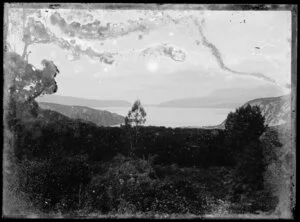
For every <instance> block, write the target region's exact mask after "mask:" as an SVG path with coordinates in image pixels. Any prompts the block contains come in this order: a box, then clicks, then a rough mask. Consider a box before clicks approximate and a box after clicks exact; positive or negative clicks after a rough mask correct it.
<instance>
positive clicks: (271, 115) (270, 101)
mask: <svg viewBox="0 0 300 222" xmlns="http://www.w3.org/2000/svg"><path fill="white" fill-rule="evenodd" d="M248 104H249V105H251V106H255V105H258V106H259V107H260V109H261V111H262V114H263V115H264V117H265V118H266V120H265V123H266V124H268V125H269V126H278V125H281V124H285V123H289V122H290V121H291V96H290V95H285V96H279V97H268V98H259V99H254V100H251V101H248V102H246V103H245V104H244V105H243V106H247V105H248ZM225 121H226V120H224V121H223V122H222V123H221V124H220V125H217V126H208V127H203V128H206V129H213V128H220V129H224V128H225Z"/></svg>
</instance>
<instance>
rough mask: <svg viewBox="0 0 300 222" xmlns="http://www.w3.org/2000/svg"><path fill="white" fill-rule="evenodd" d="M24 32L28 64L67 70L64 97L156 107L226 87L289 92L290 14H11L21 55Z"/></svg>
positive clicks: (11, 33)
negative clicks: (51, 64) (45, 61)
mask: <svg viewBox="0 0 300 222" xmlns="http://www.w3.org/2000/svg"><path fill="white" fill-rule="evenodd" d="M24 30H25V31H24ZM26 30H27V32H26ZM24 33H27V34H28V35H29V36H30V41H29V40H28V42H29V44H28V45H29V46H28V48H27V52H29V53H30V54H29V55H28V62H29V63H31V64H33V65H34V66H36V67H37V68H41V61H42V60H43V59H48V60H53V61H54V63H55V64H56V65H57V67H58V69H59V70H60V73H59V75H57V77H56V81H57V84H58V91H57V93H56V94H58V95H66V96H74V97H81V98H91V99H109V100H110V99H118V100H119V99H122V100H127V101H129V102H132V101H134V100H135V99H137V98H139V99H140V100H141V101H142V102H143V103H146V104H156V103H160V102H164V101H168V100H172V99H180V98H187V97H202V96H205V95H207V94H209V93H211V92H213V91H214V90H218V89H224V88H234V87H236V88H257V87H258V86H269V87H277V88H280V89H281V90H282V92H283V93H286V92H289V90H290V84H291V14H290V12H289V11H215V10H214V11H208V10H202V11H199V10H108V9H95V10H87V9H84V10H83V9H81V10H80V9H71V8H70V9H47V8H44V9H28V8H27V9H23V8H11V9H9V16H8V35H7V41H8V43H9V46H10V49H11V50H13V51H15V52H17V53H19V54H22V52H23V49H24V45H25V42H24V38H23V35H24Z"/></svg>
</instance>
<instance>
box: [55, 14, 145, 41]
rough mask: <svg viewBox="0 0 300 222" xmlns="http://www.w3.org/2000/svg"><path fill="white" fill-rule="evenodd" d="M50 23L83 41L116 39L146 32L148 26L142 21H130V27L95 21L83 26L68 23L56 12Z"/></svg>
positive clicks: (77, 23) (76, 23)
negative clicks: (138, 32) (133, 33)
mask: <svg viewBox="0 0 300 222" xmlns="http://www.w3.org/2000/svg"><path fill="white" fill-rule="evenodd" d="M50 22H51V24H52V25H54V26H58V27H59V28H60V30H61V31H62V32H63V33H64V34H66V35H68V36H71V37H78V38H81V39H87V40H88V39H97V40H105V39H108V38H116V37H120V36H124V35H128V34H129V33H132V32H137V31H141V32H146V31H147V30H148V28H147V26H146V25H144V24H142V22H141V21H130V22H129V24H128V25H125V24H122V23H121V24H111V23H106V24H101V21H99V20H95V21H94V22H91V23H87V24H81V23H79V22H74V21H73V22H71V23H67V22H66V20H65V19H64V18H63V17H62V16H61V15H60V14H59V13H58V12H55V13H53V14H52V15H51V16H50Z"/></svg>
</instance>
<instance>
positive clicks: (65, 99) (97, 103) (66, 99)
mask: <svg viewBox="0 0 300 222" xmlns="http://www.w3.org/2000/svg"><path fill="white" fill-rule="evenodd" d="M37 102H45V103H55V104H61V105H69V106H87V107H112V106H113V107H114V106H116V107H130V106H131V103H129V102H128V101H125V100H98V99H86V98H78V97H72V96H61V95H45V96H43V97H39V98H38V99H37Z"/></svg>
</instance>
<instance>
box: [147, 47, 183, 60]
mask: <svg viewBox="0 0 300 222" xmlns="http://www.w3.org/2000/svg"><path fill="white" fill-rule="evenodd" d="M142 55H143V56H146V55H150V56H153V55H162V56H167V57H169V58H171V59H172V60H174V61H176V62H183V61H185V59H186V54H185V52H184V51H183V50H181V49H178V48H176V47H174V46H170V45H167V44H161V45H158V46H154V47H148V48H146V49H144V50H143V51H142Z"/></svg>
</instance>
